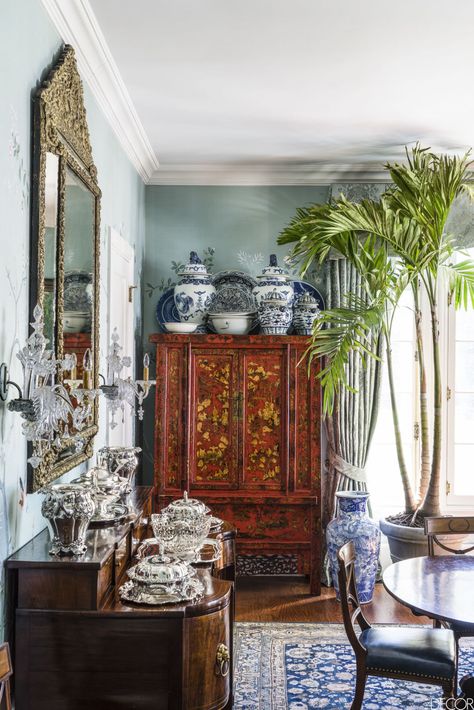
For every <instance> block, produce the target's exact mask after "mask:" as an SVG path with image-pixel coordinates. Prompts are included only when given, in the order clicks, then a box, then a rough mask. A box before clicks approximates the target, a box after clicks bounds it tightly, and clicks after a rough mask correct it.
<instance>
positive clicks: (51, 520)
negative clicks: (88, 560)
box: [41, 483, 95, 555]
mask: <svg viewBox="0 0 474 710" xmlns="http://www.w3.org/2000/svg"><path fill="white" fill-rule="evenodd" d="M41 492H42V493H44V494H45V497H44V500H43V503H42V505H41V512H42V514H43V516H44V517H45V518H46V520H47V521H48V527H49V531H50V535H51V548H50V554H52V555H60V554H65V555H82V554H84V552H85V551H86V549H87V548H86V544H85V536H86V531H87V527H88V525H89V522H90V520H91V518H92V516H93V514H94V510H95V503H94V500H93V498H92V495H91V492H90V491H89V490H87V489H86V488H84V487H83V486H81V485H78V484H74V483H62V484H61V483H56V484H54V485H49V486H47V487H46V488H43V489H42V491H41Z"/></svg>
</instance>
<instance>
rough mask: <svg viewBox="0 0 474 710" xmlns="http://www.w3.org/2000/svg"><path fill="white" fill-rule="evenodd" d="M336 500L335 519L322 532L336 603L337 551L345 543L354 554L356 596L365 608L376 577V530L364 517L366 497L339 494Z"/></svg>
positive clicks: (353, 492) (364, 494) (372, 522)
mask: <svg viewBox="0 0 474 710" xmlns="http://www.w3.org/2000/svg"><path fill="white" fill-rule="evenodd" d="M336 497H337V502H338V515H337V517H336V518H334V520H331V522H330V523H329V524H328V526H327V529H326V541H327V552H328V557H329V563H330V567H331V576H332V581H333V584H334V589H335V591H336V596H337V598H338V599H339V584H338V577H337V572H338V569H339V563H338V559H337V551H338V550H339V548H340V547H342V545H345V543H346V542H349V541H350V540H352V542H353V543H354V546H355V552H356V563H355V575H356V586H357V593H358V596H359V601H360V603H361V604H367V603H368V602H370V601H372V596H373V593H374V587H375V577H376V575H377V568H378V560H379V552H380V530H379V526H378V525H377V523H375V522H374V521H373V520H371V519H370V518H369V516H368V514H367V499H368V497H369V494H368V493H366V492H363V491H340V492H339V493H336Z"/></svg>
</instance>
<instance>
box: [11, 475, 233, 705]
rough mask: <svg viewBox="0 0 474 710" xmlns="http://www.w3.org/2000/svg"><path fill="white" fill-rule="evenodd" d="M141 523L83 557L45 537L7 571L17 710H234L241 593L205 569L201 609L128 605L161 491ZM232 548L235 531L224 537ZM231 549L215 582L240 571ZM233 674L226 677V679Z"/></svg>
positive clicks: (97, 543)
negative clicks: (235, 631) (224, 656)
mask: <svg viewBox="0 0 474 710" xmlns="http://www.w3.org/2000/svg"><path fill="white" fill-rule="evenodd" d="M134 502H135V509H136V514H135V515H134V517H133V519H132V520H130V521H129V522H127V523H124V524H123V525H115V526H113V527H109V528H99V529H94V530H89V531H88V532H87V546H88V549H87V552H86V554H85V555H84V556H82V557H77V558H74V557H66V556H65V557H53V556H51V555H49V552H48V550H49V535H48V533H47V531H46V530H44V531H43V532H41V533H40V534H39V535H37V536H36V537H35V538H34V539H33V540H31V541H30V542H29V543H27V544H26V545H25V546H24V547H22V548H21V549H20V550H18V551H17V552H16V553H14V554H13V555H12V556H11V557H10V558H9V559H8V560H7V562H6V566H7V570H8V574H9V587H10V597H11V601H12V607H13V633H12V637H11V642H12V644H13V647H14V659H15V661H14V670H15V703H16V704H15V707H16V710H65V708H67V709H68V710H79V709H80V710H83V709H84V708H91V710H94V709H97V710H112V709H119V708H123V709H124V710H135V709H136V710H165V709H166V710H178V709H179V710H184V709H186V710H221V709H222V708H228V707H231V702H232V700H231V687H232V671H231V668H230V665H229V664H228V663H227V664H225V666H222V664H221V663H220V662H219V658H218V651H219V649H220V650H221V651H222V649H223V646H222V644H224V646H225V648H226V649H227V650H228V651H229V654H230V657H231V658H232V623H233V594H232V592H233V585H232V583H231V582H228V581H225V580H223V579H219V578H217V577H216V576H213V575H211V574H210V572H209V570H206V569H198V570H197V574H198V575H200V577H201V579H202V581H203V582H204V585H205V590H206V591H205V596H204V598H203V599H202V600H201V601H200V602H198V603H194V604H193V603H184V604H179V605H172V606H160V607H149V606H139V605H132V604H125V603H122V602H121V601H120V599H119V595H118V588H119V586H120V585H121V584H122V582H123V581H125V579H126V570H127V568H128V566H129V565H130V563H131V561H132V556H133V553H134V552H135V551H136V548H137V547H138V544H139V543H140V541H141V540H142V539H144V538H145V537H146V536H147V534H148V521H149V515H150V513H151V504H152V488H137V489H135V491H134ZM223 539H225V540H227V543H230V541H231V540H232V539H233V538H232V530H231V529H229V530H227V531H225V533H224V532H223ZM230 552H231V548H228V549H227V552H226V555H225V556H223V560H222V561H221V562H220V563H218V565H217V567H218V569H217V570H216V574H219V572H224V571H225V570H227V573H229V569H231V568H232V559H231V556H230ZM222 671H224V672H222Z"/></svg>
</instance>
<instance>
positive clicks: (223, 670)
mask: <svg viewBox="0 0 474 710" xmlns="http://www.w3.org/2000/svg"><path fill="white" fill-rule="evenodd" d="M229 671H230V652H229V649H228V648H227V646H226V645H225V643H220V644H219V645H218V647H217V653H216V675H221V676H222V677H223V678H225V676H226V675H229Z"/></svg>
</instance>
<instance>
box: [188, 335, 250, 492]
mask: <svg viewBox="0 0 474 710" xmlns="http://www.w3.org/2000/svg"><path fill="white" fill-rule="evenodd" d="M190 373H191V375H190V377H191V381H190V402H191V405H190V409H191V413H190V445H189V449H190V450H189V478H190V484H191V487H192V488H212V489H216V488H229V489H230V488H237V487H238V439H239V401H240V398H239V356H238V351H237V350H232V349H225V350H224V349H218V348H216V349H215V350H213V349H204V348H202V349H201V348H196V349H192V350H191V367H190Z"/></svg>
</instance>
